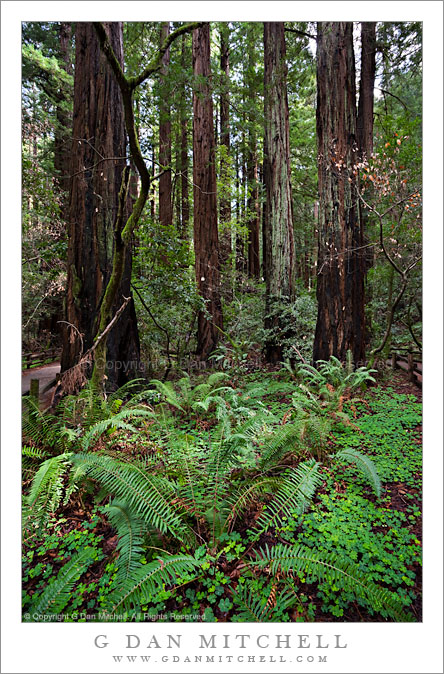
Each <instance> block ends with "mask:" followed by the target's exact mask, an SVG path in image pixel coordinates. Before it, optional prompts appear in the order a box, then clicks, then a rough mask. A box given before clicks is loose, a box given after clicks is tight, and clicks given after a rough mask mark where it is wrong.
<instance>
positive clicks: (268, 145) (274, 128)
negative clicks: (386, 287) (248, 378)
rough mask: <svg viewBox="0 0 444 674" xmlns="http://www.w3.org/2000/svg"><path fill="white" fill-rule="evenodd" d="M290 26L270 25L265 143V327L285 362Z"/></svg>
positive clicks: (290, 249) (289, 272) (274, 353)
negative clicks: (283, 312) (287, 44)
mask: <svg viewBox="0 0 444 674" xmlns="http://www.w3.org/2000/svg"><path fill="white" fill-rule="evenodd" d="M285 59H286V52H285V35H284V24H283V23H281V22H275V23H270V22H267V23H264V61H265V70H264V89H265V91H264V94H265V105H264V113H265V140H264V155H265V156H264V181H265V193H266V209H265V213H264V244H265V246H264V247H265V251H264V253H265V256H264V268H265V280H266V308H265V313H266V318H265V328H266V329H268V330H272V331H273V336H270V338H269V339H268V341H267V345H266V356H267V359H268V360H269V361H270V362H272V363H276V362H278V361H279V360H281V359H282V343H281V339H282V337H284V336H286V337H288V332H287V327H286V326H285V325H284V322H283V321H282V319H281V318H280V316H279V309H278V306H279V304H281V303H284V304H285V303H289V302H291V300H292V299H293V294H294V240H293V219H292V199H291V186H290V140H289V124H288V99H287V84H286V75H287V66H286V60H285Z"/></svg>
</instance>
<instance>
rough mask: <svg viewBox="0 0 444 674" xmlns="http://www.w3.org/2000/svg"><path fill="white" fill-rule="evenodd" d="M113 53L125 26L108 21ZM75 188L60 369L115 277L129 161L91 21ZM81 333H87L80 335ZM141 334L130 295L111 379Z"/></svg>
mask: <svg viewBox="0 0 444 674" xmlns="http://www.w3.org/2000/svg"><path fill="white" fill-rule="evenodd" d="M105 30H106V33H107V35H108V38H109V41H110V43H111V45H112V47H113V50H114V52H115V54H116V56H117V58H118V60H119V63H120V64H122V63H123V35H122V24H121V23H120V22H112V23H107V24H105ZM75 58H76V61H75V78H74V113H73V143H72V166H71V175H72V182H71V192H70V204H69V221H68V235H69V241H68V280H67V296H66V320H67V321H68V323H70V324H71V326H74V328H73V327H70V326H67V328H66V330H65V332H64V343H63V353H62V371H65V370H67V369H69V368H70V367H72V366H73V365H75V364H76V363H77V361H78V359H79V357H80V356H81V353H82V351H83V352H85V351H86V350H87V349H89V348H90V347H91V346H92V344H93V340H94V337H95V335H96V334H97V331H98V328H99V312H100V305H101V303H102V301H103V298H104V294H105V289H106V287H107V283H108V281H109V278H110V274H111V268H112V258H113V243H114V223H115V220H116V215H117V210H118V195H119V190H120V185H121V179H122V171H123V168H124V166H125V163H126V159H125V155H126V151H125V149H126V148H125V146H126V140H125V129H124V117H123V107H122V99H121V94H120V91H119V87H118V86H117V83H116V81H115V78H114V76H113V74H112V72H111V69H110V67H109V65H108V63H107V60H106V58H105V57H104V56H103V54H102V53H101V51H100V47H99V42H98V40H97V37H96V33H95V31H94V28H93V25H92V24H91V23H80V22H79V23H78V24H77V27H76V57H75ZM130 281H131V254H130V250H129V249H128V250H127V251H126V259H125V265H124V270H123V274H122V279H121V281H120V283H119V286H118V291H117V293H116V298H115V302H114V303H113V307H114V311H117V309H118V307H120V306H121V304H122V301H123V298H124V297H129V296H130V294H131V293H130ZM80 335H81V336H82V337H81V338H80ZM139 351H140V349H139V337H138V332H137V322H136V315H135V309H134V304H133V302H132V300H131V302H130V303H129V305H127V307H126V309H125V311H124V313H123V315H121V317H120V320H119V321H118V322H117V323H116V325H115V326H114V327H113V328H112V330H111V331H110V333H109V335H108V338H107V363H108V367H107V371H106V374H107V377H108V381H109V383H110V384H111V385H113V386H116V385H120V384H121V383H122V382H123V381H124V380H125V379H126V378H129V377H131V376H134V373H135V371H137V366H138V365H137V364H138V362H139V359H140V356H139Z"/></svg>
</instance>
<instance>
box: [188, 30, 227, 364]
mask: <svg viewBox="0 0 444 674" xmlns="http://www.w3.org/2000/svg"><path fill="white" fill-rule="evenodd" d="M193 73H194V78H195V82H194V93H193V183H194V250H195V265H196V282H197V287H198V289H199V293H200V295H201V296H202V298H203V300H204V301H205V307H206V311H200V312H199V315H198V329H197V351H196V353H197V356H198V357H199V358H200V359H201V360H202V361H205V360H207V359H208V357H209V355H210V354H211V352H212V351H213V350H214V348H215V347H216V344H217V342H218V338H219V331H218V328H222V303H221V297H220V269H219V238H218V230H217V198H216V167H215V140H214V127H213V104H212V99H211V89H210V76H211V71H210V26H209V24H208V23H205V24H203V26H201V27H200V28H197V29H196V30H194V31H193Z"/></svg>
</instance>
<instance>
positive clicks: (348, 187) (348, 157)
mask: <svg viewBox="0 0 444 674" xmlns="http://www.w3.org/2000/svg"><path fill="white" fill-rule="evenodd" d="M317 35H318V37H317V111H316V127H317V137H318V167H319V168H318V180H319V199H320V203H319V255H318V281H317V299H318V317H317V323H316V332H315V341H314V350H313V358H314V360H315V361H317V360H319V359H328V358H329V357H330V356H331V355H334V356H336V357H337V358H339V359H340V360H342V361H344V360H345V358H346V354H347V351H348V350H349V349H350V350H351V352H352V354H353V358H354V361H355V363H357V362H359V361H362V360H363V359H364V356H365V342H364V277H365V264H364V258H363V255H362V245H363V236H362V229H361V226H360V222H359V208H358V203H357V195H356V191H355V177H354V174H353V166H354V165H355V164H356V161H357V145H356V90H355V61H354V52H353V24H352V23H351V22H321V23H319V24H318V31H317Z"/></svg>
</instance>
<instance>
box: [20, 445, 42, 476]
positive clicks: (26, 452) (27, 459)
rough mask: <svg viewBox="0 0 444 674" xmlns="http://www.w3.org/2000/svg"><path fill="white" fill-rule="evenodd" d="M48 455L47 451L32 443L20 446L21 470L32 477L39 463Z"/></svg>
mask: <svg viewBox="0 0 444 674" xmlns="http://www.w3.org/2000/svg"><path fill="white" fill-rule="evenodd" d="M47 456H48V452H46V451H45V450H44V449H40V448H39V447H33V446H32V445H23V447H22V471H23V475H24V476H26V477H28V478H33V477H34V475H35V474H36V472H37V470H38V468H39V463H41V461H42V460H43V459H45V458H46V457H47Z"/></svg>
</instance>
